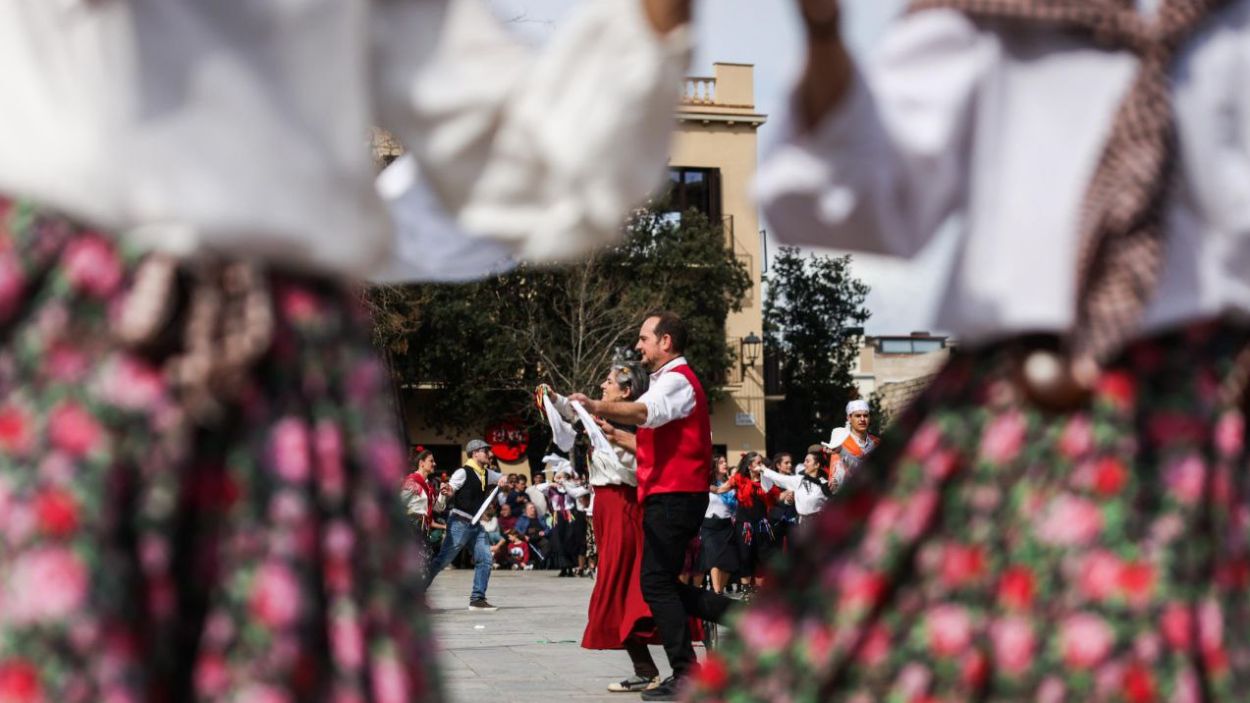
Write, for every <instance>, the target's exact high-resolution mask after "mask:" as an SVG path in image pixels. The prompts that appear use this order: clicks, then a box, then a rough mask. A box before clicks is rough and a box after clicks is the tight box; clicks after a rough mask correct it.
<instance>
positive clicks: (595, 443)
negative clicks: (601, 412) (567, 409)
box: [571, 401, 616, 454]
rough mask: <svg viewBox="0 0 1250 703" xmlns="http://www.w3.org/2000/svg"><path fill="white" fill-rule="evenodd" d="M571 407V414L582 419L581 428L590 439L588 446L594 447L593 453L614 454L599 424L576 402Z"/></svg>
mask: <svg viewBox="0 0 1250 703" xmlns="http://www.w3.org/2000/svg"><path fill="white" fill-rule="evenodd" d="M571 405H572V406H573V412H575V413H577V416H578V417H580V418H581V419H582V427H583V428H585V429H586V436H587V437H589V438H590V446H592V447H594V448H595V451H600V452H608V453H609V454H612V453H615V451H616V450H615V449H613V448H612V443H611V442H609V441H608V438H607V437H606V436H604V434H603V430H601V429H599V423H597V422H595V419H594V418H593V417H591V416H590V413H588V412H586V408H583V407H582V404H581V403H578V402H576V401H574V402H573V403H572V404H571Z"/></svg>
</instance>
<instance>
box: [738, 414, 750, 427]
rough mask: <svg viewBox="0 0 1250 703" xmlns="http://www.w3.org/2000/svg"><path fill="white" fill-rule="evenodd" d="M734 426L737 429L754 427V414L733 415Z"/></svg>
mask: <svg viewBox="0 0 1250 703" xmlns="http://www.w3.org/2000/svg"><path fill="white" fill-rule="evenodd" d="M734 424H735V425H737V426H738V427H754V426H755V413H738V414H736V415H734Z"/></svg>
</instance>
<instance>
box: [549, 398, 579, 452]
mask: <svg viewBox="0 0 1250 703" xmlns="http://www.w3.org/2000/svg"><path fill="white" fill-rule="evenodd" d="M543 411H544V412H546V413H547V424H549V425H551V439H552V440H553V441H554V442H555V443H556V446H557V447H559V448H560V451H563V452H567V451H572V449H573V441H574V440H575V439H577V431H576V430H574V429H573V425H571V424H569V422H568V421H567V420H565V419H564V417H563V416H561V415H560V411H559V410H557V409H556V404H555V403H553V402H551V398H550V397H549V396H547V395H546V394H543Z"/></svg>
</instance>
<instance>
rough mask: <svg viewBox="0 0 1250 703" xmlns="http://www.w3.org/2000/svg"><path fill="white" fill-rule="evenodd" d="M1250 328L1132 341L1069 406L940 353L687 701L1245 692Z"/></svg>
mask: <svg viewBox="0 0 1250 703" xmlns="http://www.w3.org/2000/svg"><path fill="white" fill-rule="evenodd" d="M1248 344H1250V331H1247V330H1246V329H1243V328H1239V327H1237V326H1234V325H1231V324H1216V323H1209V324H1201V325H1195V326H1193V327H1190V328H1188V329H1185V330H1182V331H1178V332H1175V333H1172V334H1167V335H1161V336H1159V337H1156V338H1154V339H1151V340H1148V341H1143V342H1140V343H1137V344H1135V345H1134V346H1133V347H1132V348H1131V349H1129V350H1128V351H1127V352H1126V353H1125V354H1124V355H1123V356H1122V357H1121V359H1120V360H1119V361H1118V362H1116V363H1114V364H1112V365H1111V366H1109V367H1108V368H1107V370H1106V371H1105V372H1104V373H1103V375H1102V376H1101V379H1100V381H1099V383H1098V385H1097V389H1096V392H1095V393H1094V394H1093V396H1092V398H1091V399H1090V400H1089V401H1088V403H1087V404H1086V405H1085V406H1084V407H1083V408H1082V409H1080V410H1078V411H1075V412H1072V413H1069V414H1048V413H1046V412H1044V411H1042V410H1040V409H1038V408H1037V407H1035V406H1033V405H1032V404H1030V403H1029V402H1027V401H1026V400H1024V399H1023V398H1021V397H1020V395H1019V394H1018V391H1017V390H1016V386H1015V384H1013V383H1011V382H1010V379H1011V378H1012V369H1014V368H1017V365H1016V363H1015V362H1016V360H1018V358H1019V350H1018V349H1013V346H1014V345H1013V344H1004V345H1000V346H998V347H994V348H991V349H986V350H982V351H979V352H973V353H968V354H962V355H959V356H957V357H955V358H954V359H953V360H952V361H951V362H950V363H949V364H948V366H947V367H946V368H945V369H944V370H943V371H942V372H941V373H940V374H939V376H938V378H937V379H936V380H935V382H934V383H933V385H932V386H931V387H930V388H929V389H928V390H927V391H926V392H925V393H924V394H923V395H922V396H921V397H920V399H919V400H918V401H917V402H916V403H915V404H914V405H913V406H912V407H911V408H910V409H909V410H908V411H907V413H906V414H905V415H904V417H903V418H901V420H900V421H899V422H898V423H896V425H895V426H894V427H893V428H892V429H891V430H890V431H889V432H888V433H887V435H886V437H885V440H884V442H883V444H882V448H881V449H880V450H879V451H878V453H877V454H875V455H874V456H873V457H872V458H871V459H870V460H869V461H868V463H867V464H866V465H865V467H864V469H863V470H861V471H860V472H858V473H857V475H856V476H855V478H854V479H852V481H850V482H849V483H848V484H847V486H845V487H844V488H843V490H842V491H841V492H840V493H839V495H838V496H836V497H835V499H834V500H833V501H831V502H830V504H829V505H828V506H827V507H826V509H825V511H824V512H823V513H821V514H820V515H819V516H818V517H817V518H815V519H813V520H809V521H806V522H805V523H804V526H803V528H802V530H801V531H800V532H801V533H802V534H801V535H800V536H799V537H798V538H797V539H795V540H794V544H793V548H792V550H791V551H790V553H789V554H787V555H785V556H784V558H782V559H781V560H780V561H779V562H777V563H775V564H774V572H773V573H774V574H775V578H772V579H770V581H769V583H770V586H769V587H766V588H765V590H764V592H763V593H762V594H761V595H760V596H759V597H758V598H757V599H756V600H755V601H754V602H753V603H752V604H751V606H750V607H749V608H748V609H747V610H746V611H744V612H743V613H741V614H739V615H738V616H736V618H737V619H736V626H737V630H738V632H739V636H738V637H735V638H734V639H733V640H731V641H729V642H727V643H725V644H724V647H723V649H722V650H721V651H719V652H717V653H716V654H715V655H714V656H713V657H712V658H711V659H710V660H709V663H708V664H707V665H706V666H704V667H702V669H701V670H700V672H699V674H698V676H697V678H696V680H695V682H694V684H693V690H692V693H691V698H692V699H693V700H698V701H733V702H734V703H748V702H751V701H794V702H795V703H800V702H804V701H810V702H813V703H815V702H817V701H854V702H858V701H901V702H912V701H947V702H954V701H978V700H995V701H1017V700H1027V701H1042V702H1051V701H1129V702H1138V701H1156V700H1157V701H1180V702H1187V701H1210V700H1218V701H1236V700H1244V698H1245V695H1246V691H1250V473H1248V472H1247V470H1246V469H1247V465H1246V456H1245V449H1246V425H1245V418H1244V412H1243V408H1242V407H1240V406H1241V405H1242V404H1243V403H1244V399H1242V400H1239V401H1237V402H1232V403H1229V402H1226V401H1224V400H1222V398H1223V397H1225V396H1224V395H1223V394H1222V393H1221V388H1222V387H1224V386H1225V382H1226V381H1228V380H1229V377H1230V375H1232V371H1231V370H1232V369H1233V368H1234V360H1235V357H1237V356H1238V355H1239V354H1242V353H1243V352H1244V350H1245V349H1246V347H1247V345H1248Z"/></svg>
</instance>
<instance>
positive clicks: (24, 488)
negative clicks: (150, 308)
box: [0, 199, 440, 703]
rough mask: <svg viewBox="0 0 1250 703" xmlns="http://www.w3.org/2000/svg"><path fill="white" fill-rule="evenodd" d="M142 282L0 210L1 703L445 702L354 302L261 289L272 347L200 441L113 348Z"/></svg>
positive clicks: (337, 295)
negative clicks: (129, 295) (128, 300)
mask: <svg viewBox="0 0 1250 703" xmlns="http://www.w3.org/2000/svg"><path fill="white" fill-rule="evenodd" d="M137 263H138V260H137V257H135V256H133V255H131V254H129V253H127V252H125V251H123V250H122V248H121V247H119V246H118V245H117V244H116V243H115V241H114V240H113V239H112V238H110V237H106V236H103V235H101V234H99V233H97V232H94V231H91V230H89V229H86V228H82V227H79V226H76V225H74V224H72V223H70V222H69V221H67V220H66V219H64V218H61V217H58V216H56V215H53V214H50V213H47V212H44V211H41V210H39V209H38V208H36V207H33V206H31V205H28V204H24V203H20V202H13V201H6V200H3V199H0V335H3V339H4V343H3V345H2V346H0V700H5V701H9V700H21V701H56V702H58V703H62V702H64V703H73V702H77V701H82V702H88V701H135V702H138V701H157V702H163V701H178V702H181V701H245V702H246V701H253V702H261V701H263V702H264V703H284V702H291V703H294V702H296V701H300V702H303V701H344V702H346V701H353V702H355V701H386V702H394V703H400V702H403V701H414V700H438V699H439V698H440V696H439V695H438V686H437V680H436V678H435V677H434V664H435V660H434V656H435V655H434V652H433V649H432V644H431V639H430V634H429V631H428V629H429V622H430V621H429V618H428V616H427V615H426V611H425V607H424V605H423V599H422V595H421V593H420V588H419V584H420V583H421V579H420V569H421V568H422V556H421V554H420V551H419V549H418V548H417V545H416V544H415V543H414V542H413V540H412V538H411V536H410V532H409V530H408V528H407V525H406V522H405V518H404V514H403V507H402V505H401V504H400V501H399V500H398V498H397V496H398V487H399V485H400V482H401V481H402V479H403V474H404V473H405V466H404V464H405V453H404V451H403V449H402V447H401V445H400V444H399V442H398V441H397V439H396V434H395V433H394V431H393V429H392V428H393V427H394V414H393V413H392V411H391V409H390V407H389V399H390V397H391V396H390V393H389V391H388V389H387V380H386V377H385V374H384V372H383V370H382V368H381V367H380V366H379V364H378V363H377V362H376V361H375V357H374V354H373V353H372V351H371V349H370V347H369V343H368V337H367V334H366V332H365V329H366V328H365V326H364V324H363V320H362V319H361V317H360V316H359V315H358V313H357V312H356V309H355V307H354V306H353V305H352V303H351V297H350V295H349V294H348V293H347V291H346V290H344V289H343V288H341V287H340V286H337V285H335V284H332V283H331V282H329V281H326V280H322V279H317V278H313V277H307V276H303V277H301V276H289V275H282V274H273V275H271V276H270V280H269V284H270V288H271V290H272V291H273V295H274V300H275V306H274V307H275V310H274V312H275V317H276V320H275V328H274V340H273V344H272V347H271V348H270V349H269V351H268V352H267V353H266V354H265V355H264V356H263V357H262V358H261V359H260V360H259V362H258V363H257V364H256V366H255V367H254V369H253V372H252V373H251V374H250V375H249V376H248V378H247V379H246V380H245V381H244V383H243V386H242V389H241V393H240V394H239V395H238V396H237V397H238V400H237V401H233V402H232V405H231V406H230V407H228V412H226V413H225V415H224V418H223V419H222V420H221V421H220V422H218V423H215V424H213V425H211V426H200V425H196V424H194V423H192V422H190V421H189V420H188V419H187V416H186V414H185V413H183V412H182V411H181V410H180V407H181V404H180V403H177V402H175V400H174V398H173V397H172V393H171V390H170V387H169V385H168V384H167V383H166V380H165V376H164V375H163V374H162V373H161V372H160V371H159V369H160V365H161V363H162V358H161V355H160V354H158V353H148V354H146V355H145V354H138V353H132V352H128V351H124V350H122V349H120V348H119V347H118V346H117V345H116V344H115V343H114V342H113V341H112V334H111V331H112V329H113V328H114V327H115V324H116V316H117V314H118V311H119V309H120V308H121V307H122V306H121V301H122V300H123V299H124V297H125V294H126V290H127V288H128V286H129V285H130V282H131V276H132V274H133V271H134V270H135V268H136V266H137Z"/></svg>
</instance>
